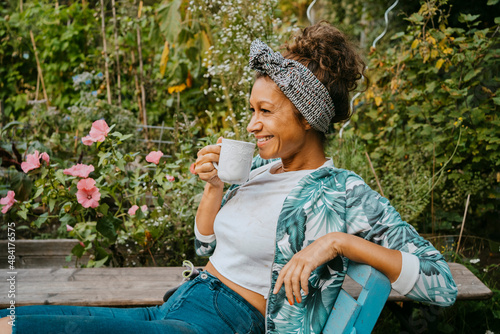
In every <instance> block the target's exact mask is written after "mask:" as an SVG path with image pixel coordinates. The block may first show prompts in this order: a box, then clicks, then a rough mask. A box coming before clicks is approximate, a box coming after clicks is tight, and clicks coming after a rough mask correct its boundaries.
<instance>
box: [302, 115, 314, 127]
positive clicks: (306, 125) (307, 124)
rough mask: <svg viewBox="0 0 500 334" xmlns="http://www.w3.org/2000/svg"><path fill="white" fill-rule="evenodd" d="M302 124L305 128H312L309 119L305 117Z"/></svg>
mask: <svg viewBox="0 0 500 334" xmlns="http://www.w3.org/2000/svg"><path fill="white" fill-rule="evenodd" d="M302 126H303V127H304V129H305V130H311V129H312V126H311V124H309V122H308V121H306V119H305V118H302Z"/></svg>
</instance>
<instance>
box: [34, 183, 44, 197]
mask: <svg viewBox="0 0 500 334" xmlns="http://www.w3.org/2000/svg"><path fill="white" fill-rule="evenodd" d="M42 193H43V186H41V187H39V188H38V189H37V190H36V193H35V195H34V196H33V199H35V198H37V197H38V196H40V195H41V194H42Z"/></svg>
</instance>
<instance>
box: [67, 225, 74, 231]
mask: <svg viewBox="0 0 500 334" xmlns="http://www.w3.org/2000/svg"><path fill="white" fill-rule="evenodd" d="M66 231H68V232H71V231H73V227H72V226H71V225H68V224H66Z"/></svg>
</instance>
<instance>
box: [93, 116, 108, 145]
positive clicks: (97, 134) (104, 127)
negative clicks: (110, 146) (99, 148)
mask: <svg viewBox="0 0 500 334" xmlns="http://www.w3.org/2000/svg"><path fill="white" fill-rule="evenodd" d="M108 133H109V126H108V124H106V122H105V121H104V120H102V119H100V120H98V121H95V122H94V123H92V128H91V129H90V132H89V136H90V137H91V138H92V141H94V142H102V141H104V139H106V136H107V135H108Z"/></svg>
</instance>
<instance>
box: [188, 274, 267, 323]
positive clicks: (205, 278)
mask: <svg viewBox="0 0 500 334" xmlns="http://www.w3.org/2000/svg"><path fill="white" fill-rule="evenodd" d="M198 280H199V281H202V282H204V283H207V284H209V285H211V287H212V288H214V289H216V288H219V289H221V290H223V291H224V292H225V293H227V294H228V295H231V297H233V298H234V299H236V300H238V301H240V302H241V303H243V304H244V305H245V306H246V307H247V309H248V310H249V311H251V312H252V313H253V314H254V315H255V316H256V317H257V319H259V320H260V321H262V322H263V321H264V316H263V315H262V313H260V311H259V310H257V309H256V308H255V306H253V305H252V304H250V303H249V302H248V301H247V300H246V299H245V298H243V297H242V296H240V295H239V294H238V293H236V292H235V291H234V290H233V289H231V288H230V287H228V286H227V285H225V284H224V283H222V281H221V280H220V279H218V278H217V277H216V276H214V275H212V274H211V273H209V272H208V271H202V272H200V274H199V275H198V277H196V278H195V279H194V281H198Z"/></svg>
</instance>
